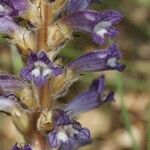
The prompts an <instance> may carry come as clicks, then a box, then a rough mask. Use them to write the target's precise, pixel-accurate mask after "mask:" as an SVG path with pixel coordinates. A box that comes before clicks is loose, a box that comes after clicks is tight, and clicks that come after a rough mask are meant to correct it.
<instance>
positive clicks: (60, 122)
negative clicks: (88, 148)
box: [48, 109, 91, 150]
mask: <svg viewBox="0 0 150 150" xmlns="http://www.w3.org/2000/svg"><path fill="white" fill-rule="evenodd" d="M53 117H54V118H55V119H54V123H55V128H54V129H53V130H52V131H51V132H50V133H49V134H48V140H49V143H50V147H51V148H60V149H61V150H70V149H75V148H78V147H80V146H83V145H86V144H89V143H90V142H91V138H90V132H89V130H88V129H86V128H82V127H81V125H80V123H78V122H76V121H75V120H73V119H70V118H69V116H68V115H67V113H66V112H65V111H64V110H61V109H55V110H54V114H53ZM66 118H67V120H66Z"/></svg>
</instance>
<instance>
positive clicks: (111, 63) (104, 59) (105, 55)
mask: <svg viewBox="0 0 150 150" xmlns="http://www.w3.org/2000/svg"><path fill="white" fill-rule="evenodd" d="M120 58H121V52H120V51H119V48H118V46H117V45H116V44H112V45H111V46H110V47H109V48H108V49H106V50H103V51H100V50H99V51H94V52H90V53H87V54H85V55H83V56H81V57H79V58H77V59H76V60H74V61H72V62H70V63H69V64H68V67H69V68H71V69H73V70H74V71H76V72H78V73H82V72H89V71H91V72H96V71H104V70H118V71H123V70H124V69H125V65H123V64H119V63H118V62H117V61H118V60H119V59H120Z"/></svg>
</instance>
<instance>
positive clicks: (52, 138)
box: [48, 132, 61, 148]
mask: <svg viewBox="0 0 150 150" xmlns="http://www.w3.org/2000/svg"><path fill="white" fill-rule="evenodd" d="M56 134H57V133H56V132H50V133H49V134H48V141H49V144H50V147H52V148H57V147H59V146H60V144H61V142H60V141H58V139H57V137H56Z"/></svg>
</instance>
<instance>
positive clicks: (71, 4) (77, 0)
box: [66, 0, 100, 13]
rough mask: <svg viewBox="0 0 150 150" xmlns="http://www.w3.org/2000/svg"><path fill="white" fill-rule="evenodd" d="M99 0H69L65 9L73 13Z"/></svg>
mask: <svg viewBox="0 0 150 150" xmlns="http://www.w3.org/2000/svg"><path fill="white" fill-rule="evenodd" d="M95 2H100V0H69V1H68V3H67V7H66V11H67V12H69V13H74V12H77V11H81V10H84V9H86V8H88V7H89V6H90V5H91V4H92V3H95Z"/></svg>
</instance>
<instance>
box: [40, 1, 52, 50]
mask: <svg viewBox="0 0 150 150" xmlns="http://www.w3.org/2000/svg"><path fill="white" fill-rule="evenodd" d="M40 9H41V27H40V29H39V31H38V35H37V50H41V49H42V50H44V51H47V50H48V26H49V25H50V24H51V23H52V21H53V13H52V6H51V5H50V4H47V3H46V2H44V0H41V3H40Z"/></svg>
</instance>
